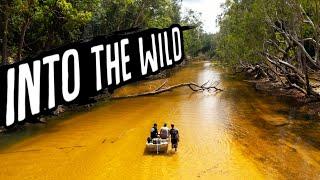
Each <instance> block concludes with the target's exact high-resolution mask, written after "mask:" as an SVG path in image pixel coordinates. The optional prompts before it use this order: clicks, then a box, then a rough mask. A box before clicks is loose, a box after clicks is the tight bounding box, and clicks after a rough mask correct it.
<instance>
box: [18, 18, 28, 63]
mask: <svg viewBox="0 0 320 180" xmlns="http://www.w3.org/2000/svg"><path fill="white" fill-rule="evenodd" d="M29 24H30V17H28V18H27V20H26V21H25V22H24V23H23V24H22V32H21V36H20V41H19V47H18V54H17V60H18V61H21V58H22V49H23V44H24V37H25V35H26V31H27V29H28V27H29Z"/></svg>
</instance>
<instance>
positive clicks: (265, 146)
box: [0, 62, 320, 179]
mask: <svg viewBox="0 0 320 180" xmlns="http://www.w3.org/2000/svg"><path fill="white" fill-rule="evenodd" d="M208 80H212V81H219V82H220V85H219V87H220V88H222V89H224V91H223V92H220V93H213V92H198V93H194V92H192V91H191V90H189V89H188V88H181V89H177V90H174V91H172V92H168V93H164V94H159V95H155V96H150V97H139V98H131V99H120V100H111V101H105V102H101V103H99V104H98V105H96V106H94V107H93V108H91V109H90V110H89V111H84V112H78V113H66V114H65V115H64V116H63V117H59V118H55V119H52V120H50V121H49V122H48V123H47V124H38V125H32V126H29V127H26V128H24V129H22V130H19V131H16V132H10V133H6V134H4V135H1V137H0V167H1V171H0V179H124V178H126V179H213V178H219V179H220V178H221V179H319V178H320V131H319V129H320V124H319V122H318V121H315V120H312V119H311V118H310V117H308V116H306V115H304V114H299V113H297V107H296V106H295V104H293V103H290V101H285V99H280V98H276V97H273V96H270V95H268V94H265V93H260V92H256V91H255V90H254V88H253V87H252V86H251V85H250V84H248V83H246V82H244V81H241V80H238V79H237V78H235V77H234V76H231V75H228V74H227V73H222V71H221V70H218V69H217V68H215V67H213V66H212V65H211V63H210V62H194V63H191V64H189V65H187V66H186V67H183V68H182V69H181V70H179V71H177V72H175V73H174V75H173V76H171V77H170V78H168V85H173V84H177V83H182V82H189V81H194V82H197V83H200V84H201V83H204V82H206V81H208ZM164 81H165V79H159V80H151V81H144V82H139V83H136V84H132V85H128V86H125V87H123V88H120V89H119V90H117V91H116V92H115V95H117V96H119V95H124V94H134V93H137V92H142V91H146V90H148V89H154V88H157V87H158V86H159V85H161V84H162V83H163V82H164ZM154 122H157V123H158V124H159V125H162V124H163V123H164V122H167V123H168V124H170V123H171V122H173V123H175V125H176V127H177V128H178V129H179V131H180V138H181V141H180V144H179V149H178V151H177V152H173V151H171V150H170V149H169V151H168V153H166V154H159V155H157V154H149V153H147V152H145V141H146V138H147V136H148V135H149V131H150V129H151V127H152V124H153V123H154Z"/></svg>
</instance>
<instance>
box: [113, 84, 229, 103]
mask: <svg viewBox="0 0 320 180" xmlns="http://www.w3.org/2000/svg"><path fill="white" fill-rule="evenodd" d="M166 84H167V81H165V82H164V83H162V84H161V86H159V87H158V88H156V89H154V90H152V91H147V92H142V93H137V94H129V95H125V96H115V97H112V99H123V98H134V97H140V96H152V95H156V94H161V93H164V92H169V91H172V90H174V89H177V88H181V87H189V89H191V90H192V91H194V92H201V91H211V92H212V91H213V92H220V91H223V90H222V89H220V88H218V87H217V86H218V85H219V82H211V83H210V81H207V82H206V83H204V84H202V85H198V84H196V83H194V82H188V83H180V84H176V85H172V86H167V87H166Z"/></svg>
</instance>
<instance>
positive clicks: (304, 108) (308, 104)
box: [213, 62, 320, 120]
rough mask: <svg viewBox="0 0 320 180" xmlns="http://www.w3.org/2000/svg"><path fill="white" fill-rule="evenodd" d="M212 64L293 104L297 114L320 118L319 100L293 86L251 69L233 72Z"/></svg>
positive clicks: (262, 91)
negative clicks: (285, 84)
mask: <svg viewBox="0 0 320 180" xmlns="http://www.w3.org/2000/svg"><path fill="white" fill-rule="evenodd" d="M213 66H215V67H218V68H220V69H223V70H224V72H226V73H229V74H233V76H234V77H236V78H237V79H239V80H242V81H244V82H246V83H248V84H250V85H251V86H252V87H253V88H254V89H255V90H256V91H258V92H259V93H261V94H266V95H269V96H275V97H277V98H278V99H281V100H282V101H284V102H286V101H287V102H288V104H295V108H297V111H298V112H299V114H304V115H305V116H307V117H308V118H309V119H315V120H320V101H319V100H317V99H316V98H313V97H307V96H306V95H305V94H304V93H302V92H300V91H298V90H297V89H294V88H284V87H283V84H282V83H281V82H277V81H270V80H269V79H266V78H263V77H257V75H256V74H255V73H254V72H252V71H241V72H238V73H235V72H234V70H231V69H230V68H227V67H226V66H223V65H221V64H219V63H217V62H213Z"/></svg>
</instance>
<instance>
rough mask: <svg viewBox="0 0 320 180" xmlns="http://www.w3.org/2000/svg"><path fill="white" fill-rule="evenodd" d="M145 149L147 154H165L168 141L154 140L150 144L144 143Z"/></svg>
mask: <svg viewBox="0 0 320 180" xmlns="http://www.w3.org/2000/svg"><path fill="white" fill-rule="evenodd" d="M146 149H147V151H148V152H157V154H159V153H160V152H167V149H168V139H161V138H154V139H152V140H151V141H150V142H147V143H146Z"/></svg>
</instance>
